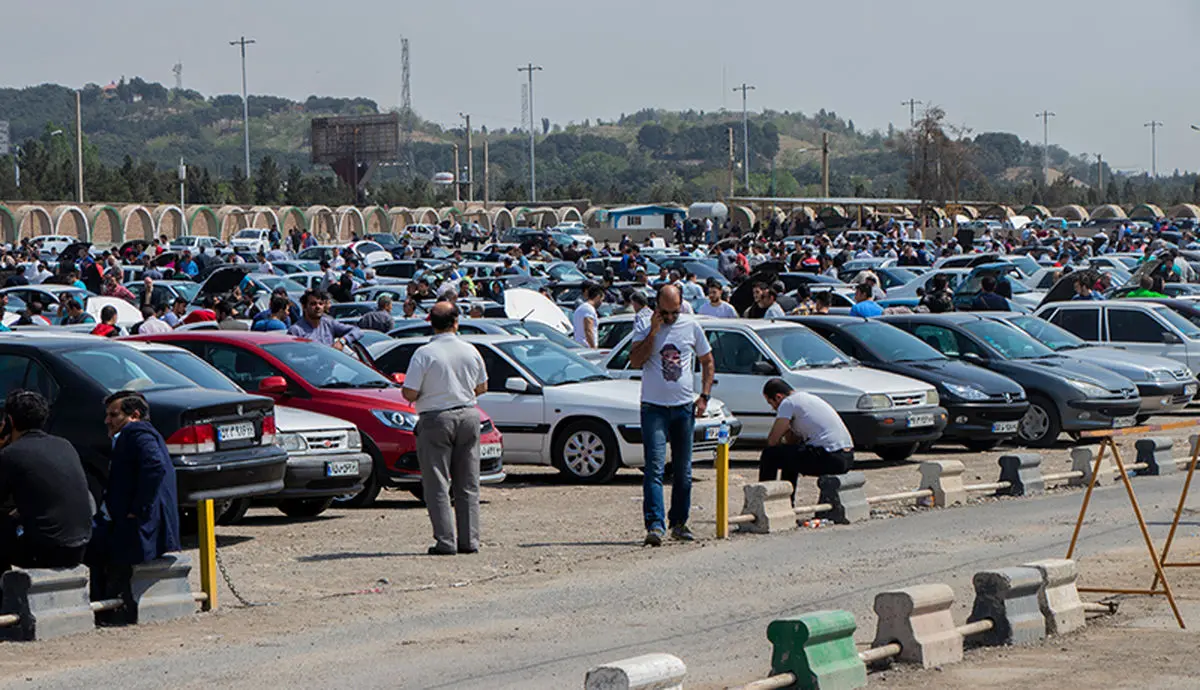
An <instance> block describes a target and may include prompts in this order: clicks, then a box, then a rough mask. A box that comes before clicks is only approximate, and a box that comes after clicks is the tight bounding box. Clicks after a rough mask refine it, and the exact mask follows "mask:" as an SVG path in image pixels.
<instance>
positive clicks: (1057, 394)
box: [879, 312, 1141, 447]
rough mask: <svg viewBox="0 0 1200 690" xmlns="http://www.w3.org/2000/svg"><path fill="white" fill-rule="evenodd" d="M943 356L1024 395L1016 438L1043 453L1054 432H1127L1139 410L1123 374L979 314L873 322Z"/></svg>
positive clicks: (887, 318)
mask: <svg viewBox="0 0 1200 690" xmlns="http://www.w3.org/2000/svg"><path fill="white" fill-rule="evenodd" d="M879 318H880V319H881V320H882V321H884V322H886V323H890V324H892V325H894V326H898V327H900V328H903V329H904V330H906V331H908V332H909V333H912V334H913V335H915V336H917V337H918V338H920V339H921V340H924V341H925V342H926V343H927V344H928V345H930V346H931V347H933V348H934V349H935V350H938V351H939V352H941V353H942V354H944V355H946V356H947V357H952V358H955V359H961V360H963V361H966V362H970V363H972V364H977V365H979V366H982V367H985V368H987V369H990V370H991V371H994V372H996V373H998V374H1002V375H1004V376H1007V377H1008V378H1010V379H1012V380H1014V381H1016V382H1017V383H1018V384H1020V385H1021V387H1022V388H1024V389H1025V395H1026V396H1027V397H1028V398H1029V409H1028V410H1027V411H1026V412H1025V416H1024V417H1022V418H1021V423H1020V425H1019V426H1018V430H1017V436H1018V438H1019V440H1020V441H1021V442H1022V443H1025V444H1028V445H1032V446H1038V447H1048V446H1051V445H1053V444H1054V442H1055V441H1056V440H1057V439H1058V436H1059V434H1060V433H1062V432H1064V431H1066V432H1069V433H1074V432H1080V431H1088V430H1092V429H1113V428H1121V427H1127V426H1133V425H1134V424H1136V423H1137V412H1138V408H1139V407H1140V406H1141V400H1140V399H1139V398H1138V394H1137V388H1136V387H1135V386H1134V385H1133V382H1132V381H1130V380H1129V379H1127V378H1125V377H1124V376H1120V375H1118V374H1114V373H1113V372H1111V371H1109V370H1107V369H1104V368H1102V367H1099V366H1096V365H1094V364H1088V363H1086V362H1082V361H1080V360H1077V359H1074V358H1071V357H1064V356H1063V355H1059V354H1055V352H1054V351H1053V350H1051V349H1050V348H1048V347H1046V346H1045V345H1043V344H1041V343H1040V342H1038V341H1037V340H1035V339H1034V338H1032V337H1031V336H1029V335H1028V334H1026V333H1025V332H1024V331H1022V330H1020V329H1019V328H1016V327H1015V326H1010V325H1007V324H1003V323H998V322H996V321H993V320H991V319H988V318H986V317H984V316H982V315H979V314H968V313H961V312H960V313H950V314H897V315H890V316H882V317H879Z"/></svg>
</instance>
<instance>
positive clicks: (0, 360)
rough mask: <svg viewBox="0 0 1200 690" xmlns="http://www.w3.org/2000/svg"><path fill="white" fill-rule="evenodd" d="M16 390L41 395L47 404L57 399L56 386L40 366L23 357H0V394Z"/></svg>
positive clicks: (0, 401)
mask: <svg viewBox="0 0 1200 690" xmlns="http://www.w3.org/2000/svg"><path fill="white" fill-rule="evenodd" d="M18 388H24V389H26V390H31V391H36V392H38V393H41V394H42V397H44V398H46V400H47V401H48V402H54V400H55V399H56V398H57V397H58V384H57V383H55V381H54V377H52V376H51V375H50V372H48V371H46V369H45V367H43V366H42V365H41V364H38V363H37V362H35V361H34V360H32V359H30V358H29V357H25V356H23V355H0V393H3V394H7V393H8V392H9V391H12V390H16V389H18ZM0 404H3V398H2V397H0Z"/></svg>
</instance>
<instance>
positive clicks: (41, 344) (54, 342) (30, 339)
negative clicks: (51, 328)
mask: <svg viewBox="0 0 1200 690" xmlns="http://www.w3.org/2000/svg"><path fill="white" fill-rule="evenodd" d="M4 335H5V337H4V339H3V340H2V341H0V342H3V343H5V344H15V345H22V346H28V347H30V348H32V349H34V350H39V351H40V350H47V351H60V350H73V349H75V348H77V347H79V346H80V345H93V346H100V347H105V346H108V345H110V344H112V345H119V344H120V345H123V344H124V343H122V342H120V340H119V339H118V340H113V339H111V338H102V337H100V336H94V335H90V334H87V333H77V332H72V331H63V332H61V333H53V334H50V333H48V332H47V331H43V330H40V329H39V330H37V331H12V332H11V333H5V334H4Z"/></svg>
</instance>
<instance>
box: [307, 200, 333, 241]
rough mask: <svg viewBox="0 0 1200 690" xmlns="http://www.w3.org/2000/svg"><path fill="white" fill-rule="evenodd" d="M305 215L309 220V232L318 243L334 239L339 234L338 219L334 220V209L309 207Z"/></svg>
mask: <svg viewBox="0 0 1200 690" xmlns="http://www.w3.org/2000/svg"><path fill="white" fill-rule="evenodd" d="M304 215H305V216H306V217H307V218H308V231H309V232H311V233H312V234H313V235H314V236H315V237H316V238H317V241H318V242H328V241H329V240H331V239H333V236H334V234H335V233H336V232H337V219H336V218H334V216H333V210H332V209H330V208H329V207H328V206H309V207H308V210H306V211H305V212H304Z"/></svg>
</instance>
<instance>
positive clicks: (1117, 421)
mask: <svg viewBox="0 0 1200 690" xmlns="http://www.w3.org/2000/svg"><path fill="white" fill-rule="evenodd" d="M1134 424H1137V417H1135V416H1133V415H1130V416H1128V417H1113V428H1114V429H1123V428H1125V427H1127V426H1133V425H1134Z"/></svg>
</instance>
